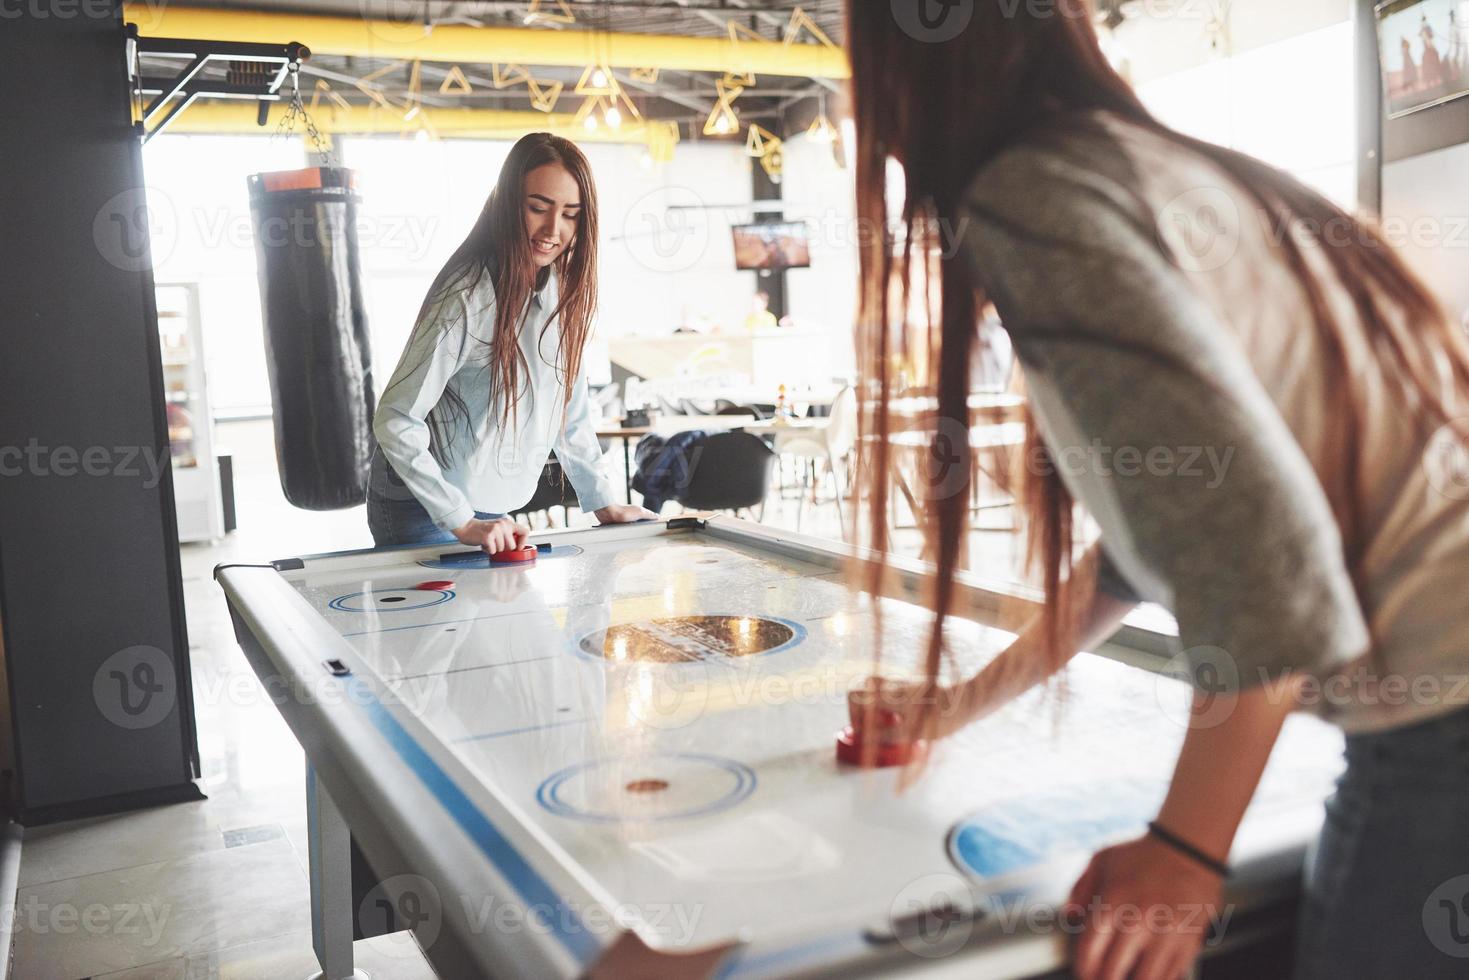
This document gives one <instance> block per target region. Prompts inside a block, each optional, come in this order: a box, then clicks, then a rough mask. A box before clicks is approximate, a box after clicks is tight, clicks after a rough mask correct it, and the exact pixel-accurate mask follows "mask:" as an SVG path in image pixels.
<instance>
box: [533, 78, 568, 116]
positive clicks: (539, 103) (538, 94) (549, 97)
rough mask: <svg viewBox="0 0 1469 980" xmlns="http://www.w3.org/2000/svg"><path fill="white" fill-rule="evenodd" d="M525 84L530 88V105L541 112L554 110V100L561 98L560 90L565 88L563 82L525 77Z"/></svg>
mask: <svg viewBox="0 0 1469 980" xmlns="http://www.w3.org/2000/svg"><path fill="white" fill-rule="evenodd" d="M525 84H526V87H527V88H528V89H530V104H531V107H532V108H535V109H539V110H540V111H541V112H555V111H556V102H557V100H559V99H560V98H561V92H562V90H563V89H565V88H566V83H565V82H560V81H537V80H536V79H534V78H528V79H526V80H525Z"/></svg>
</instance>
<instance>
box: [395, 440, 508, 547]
mask: <svg viewBox="0 0 1469 980" xmlns="http://www.w3.org/2000/svg"><path fill="white" fill-rule="evenodd" d="M474 516H475V517H476V518H478V519H479V520H482V521H492V520H495V519H496V518H499V517H503V516H504V515H503V514H487V513H484V512H482V511H475V512H474ZM367 527H368V530H370V531H371V532H372V541H373V544H375V545H376V546H377V547H379V548H387V547H393V546H398V545H426V544H458V543H459V539H458V538H456V537H454V535H452V534H450V533H449V532H448V531H445V530H444V529H443V528H441V527H439V526H438V525H437V524H435V523H434V522H433V519H432V518H431V517H429V516H428V511H426V510H424V509H423V504H421V503H419V502H418V498H417V497H415V496H414V495H413V491H412V490H409V489H408V487H407V486H406V485H405V484H404V483H403V479H402V478H401V477H400V476H398V474H397V472H396V471H395V470H394V469H393V468H392V467H391V466H389V465H388V461H387V458H386V457H384V456H383V451H382V450H381V449H374V450H373V453H372V470H371V473H370V475H369V477H368V481H367Z"/></svg>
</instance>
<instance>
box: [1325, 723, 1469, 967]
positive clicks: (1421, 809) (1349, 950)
mask: <svg viewBox="0 0 1469 980" xmlns="http://www.w3.org/2000/svg"><path fill="white" fill-rule="evenodd" d="M1296 961H1297V962H1296V975H1297V978H1298V980H1405V978H1408V977H1412V978H1413V980H1440V978H1442V980H1449V978H1451V977H1453V978H1463V977H1469V710H1462V709H1461V710H1459V711H1456V712H1453V713H1452V714H1448V715H1445V716H1443V717H1442V718H1436V719H1433V720H1431V721H1427V722H1424V723H1422V724H1418V725H1410V726H1408V727H1406V728H1401V729H1397V730H1394V731H1389V732H1382V733H1380V734H1373V735H1353V736H1348V738H1347V771H1346V772H1345V773H1344V774H1343V775H1342V777H1341V780H1340V782H1339V783H1338V784H1337V790H1336V793H1335V794H1334V795H1333V796H1332V797H1331V799H1329V800H1328V801H1327V803H1326V825H1325V827H1324V828H1323V830H1322V832H1321V840H1320V843H1319V844H1318V845H1317V848H1316V852H1315V853H1314V854H1313V855H1312V857H1311V860H1310V862H1309V863H1308V865H1307V876H1306V898H1305V901H1304V903H1303V907H1302V915H1301V928H1300V937H1299V945H1298V948H1297V957H1296Z"/></svg>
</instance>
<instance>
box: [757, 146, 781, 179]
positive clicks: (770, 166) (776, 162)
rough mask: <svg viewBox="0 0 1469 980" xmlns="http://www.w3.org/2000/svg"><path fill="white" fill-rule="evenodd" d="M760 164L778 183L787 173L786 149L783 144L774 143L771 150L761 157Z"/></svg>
mask: <svg viewBox="0 0 1469 980" xmlns="http://www.w3.org/2000/svg"><path fill="white" fill-rule="evenodd" d="M760 166H761V167H763V168H764V169H765V172H766V173H767V174H769V175H770V179H771V180H773V181H775V182H776V183H777V184H778V183H780V179H781V177H782V176H783V175H784V174H785V166H786V151H785V148H784V147H783V146H780V145H778V144H777V145H772V146H771V147H770V150H769V151H768V152H767V153H766V154H765V155H764V156H763V157H761V158H760Z"/></svg>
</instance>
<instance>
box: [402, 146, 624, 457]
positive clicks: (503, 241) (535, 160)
mask: <svg viewBox="0 0 1469 980" xmlns="http://www.w3.org/2000/svg"><path fill="white" fill-rule="evenodd" d="M548 164H560V165H561V166H563V167H565V168H566V170H567V172H569V173H570V174H571V176H572V179H574V180H575V181H576V184H577V188H578V189H579V191H580V193H581V211H580V213H579V214H578V217H577V227H576V234H575V236H574V238H573V239H572V241H571V242H569V243H568V244H567V247H566V248H565V250H563V251H562V253H561V255H560V256H558V257H557V259H556V262H555V269H556V276H557V279H558V287H559V293H560V296H559V299H558V301H557V304H556V309H555V311H554V313H553V315H552V316H551V317H548V318H547V319H546V329H549V328H550V326H551V323H552V322H553V321H554V320H556V319H558V318H559V321H560V325H561V334H560V352H559V354H560V364H559V368H560V370H561V371H562V372H563V375H564V377H565V399H564V401H563V406H564V404H565V401H566V400H569V399H570V397H571V387H572V383H573V382H574V381H575V379H576V377H577V375H578V374H579V373H580V371H581V360H582V352H583V350H584V349H585V347H586V342H587V336H588V335H589V334H590V333H591V327H592V318H593V316H594V315H595V314H596V309H597V236H598V232H597V188H596V185H595V184H594V183H593V181H592V167H591V164H590V163H588V162H587V158H586V155H585V154H583V153H582V151H581V150H580V149H579V148H578V147H577V145H576V144H575V143H573V142H571V141H570V140H568V139H564V138H562V137H560V136H554V135H552V134H550V133H529V134H527V135H526V136H523V137H521V138H520V140H519V141H518V142H517V143H516V144H515V146H513V147H511V149H510V155H509V156H507V157H506V158H505V164H504V166H502V167H501V168H500V176H499V179H498V180H496V182H495V186H494V187H493V188H492V189H491V190H490V195H489V197H488V199H486V201H485V204H484V207H483V209H481V211H480V214H479V218H478V219H477V220H476V221H475V223H474V227H473V228H471V229H470V232H469V234H468V235H467V236H465V239H464V241H463V242H462V243H461V244H460V245H459V247H458V248H456V249H455V250H454V253H453V254H452V255H450V256H449V259H448V261H446V262H445V263H444V265H443V268H441V269H440V270H439V273H438V275H437V276H435V277H434V281H433V283H432V285H430V286H429V289H428V292H427V294H426V295H425V296H424V300H423V305H422V306H420V307H419V311H418V321H419V322H422V321H423V319H424V317H425V316H427V314H428V311H429V310H430V309H431V308H432V307H433V306H434V304H436V303H438V302H439V301H441V300H442V299H443V298H444V297H445V296H447V295H449V294H450V293H453V292H456V291H468V290H472V289H473V288H474V287H475V286H476V285H477V284H478V283H479V282H480V280H481V279H482V278H483V277H484V276H486V275H488V276H489V277H490V281H491V283H492V284H493V285H494V289H495V329H494V333H493V337H494V341H493V343H491V344H489V345H487V349H486V350H485V351H484V352H483V356H484V358H485V361H486V370H488V371H490V372H491V375H492V380H493V381H494V382H495V383H494V384H493V385H492V386H491V391H492V392H495V393H498V395H499V397H500V420H499V421H500V424H501V428H502V430H503V429H504V427H505V426H506V425H507V424H508V423H510V422H511V420H512V418H513V414H512V413H514V412H515V411H516V410H517V407H518V401H519V397H520V394H521V390H522V387H523V385H524V372H525V371H526V370H528V368H529V365H527V364H526V363H525V355H524V354H522V353H521V350H520V344H519V342H518V337H517V330H518V328H519V325H520V322H521V319H522V317H523V316H524V315H525V309H526V305H527V304H528V303H529V302H530V299H531V293H532V291H533V290H535V289H537V288H538V287H539V286H541V285H543V284H544V279H542V280H541V281H540V282H538V281H537V279H538V273H540V270H538V269H537V268H536V266H535V264H534V263H533V262H532V261H531V249H530V232H529V230H528V229H527V227H526V224H525V178H526V175H527V174H529V173H530V172H531V171H532V170H535V169H537V168H538V167H544V166H547V165H548ZM445 329H448V328H447V326H446V328H445ZM492 397H494V396H493V395H492ZM467 415H468V407H467V406H466V405H465V404H464V399H463V397H462V396H461V395H460V394H459V393H458V392H457V391H455V390H454V388H453V386H452V385H451V386H450V387H448V388H446V389H444V394H443V395H442V396H441V397H440V399H439V403H438V404H437V405H435V406H434V408H433V410H432V411H431V412H429V416H428V421H429V431H430V434H431V435H430V451H431V452H432V453H433V456H434V458H435V459H436V460H437V461H438V462H439V464H440V465H446V464H447V463H448V461H449V459H450V457H451V455H452V447H451V446H450V445H449V436H450V433H452V431H453V429H454V426H455V424H456V423H457V422H459V421H461V420H462V419H464V418H465V417H467Z"/></svg>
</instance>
